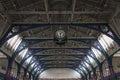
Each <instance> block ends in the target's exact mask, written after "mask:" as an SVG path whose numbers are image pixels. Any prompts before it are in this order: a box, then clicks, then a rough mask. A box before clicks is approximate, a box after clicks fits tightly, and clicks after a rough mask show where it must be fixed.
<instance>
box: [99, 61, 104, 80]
mask: <svg viewBox="0 0 120 80" xmlns="http://www.w3.org/2000/svg"><path fill="white" fill-rule="evenodd" d="M99 71H100V79H102V78H103V77H104V76H103V68H102V63H100V66H99Z"/></svg>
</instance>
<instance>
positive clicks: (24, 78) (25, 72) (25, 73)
mask: <svg viewBox="0 0 120 80" xmlns="http://www.w3.org/2000/svg"><path fill="white" fill-rule="evenodd" d="M26 75H27V70H26V69H24V76H23V80H27V78H26Z"/></svg>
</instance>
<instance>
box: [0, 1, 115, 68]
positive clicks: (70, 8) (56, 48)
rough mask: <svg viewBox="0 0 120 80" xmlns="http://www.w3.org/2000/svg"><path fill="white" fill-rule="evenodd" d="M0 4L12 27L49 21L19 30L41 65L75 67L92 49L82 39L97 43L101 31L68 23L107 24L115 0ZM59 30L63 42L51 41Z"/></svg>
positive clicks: (46, 66) (103, 27) (9, 2)
mask: <svg viewBox="0 0 120 80" xmlns="http://www.w3.org/2000/svg"><path fill="white" fill-rule="evenodd" d="M0 3H1V4H2V6H3V8H4V11H3V13H4V14H6V15H8V16H9V19H10V20H11V24H12V27H15V30H20V29H19V28H21V27H26V25H27V24H28V25H27V27H28V26H32V27H36V25H35V24H41V25H42V24H43V25H44V24H48V25H45V26H44V27H38V28H31V29H28V30H26V31H25V32H22V31H21V32H22V33H19V35H20V36H21V37H22V39H23V41H24V43H25V44H26V45H29V50H30V51H31V52H32V55H34V57H35V58H36V59H37V61H38V62H39V65H41V67H42V68H60V67H61V68H62V67H63V68H65V67H66V68H73V67H74V68H75V67H76V68H77V67H78V66H79V64H80V63H81V62H82V61H83V60H84V59H85V57H86V56H87V55H88V54H89V50H91V46H90V45H87V44H85V43H83V42H84V41H85V40H86V42H87V41H90V42H89V43H90V44H93V43H96V41H97V38H98V36H100V34H101V33H100V32H98V31H95V30H91V29H89V28H84V27H79V26H74V25H71V23H72V24H74V23H83V24H87V23H88V25H89V23H90V25H91V23H98V26H100V25H101V23H107V22H108V21H109V19H110V17H111V15H112V13H113V11H114V9H115V7H116V3H117V0H0ZM57 23H58V24H59V25H58V24H57ZM65 23H68V24H70V25H64V24H65ZM29 24H30V25H29ZM32 24H33V25H32ZM49 24H53V25H49ZM54 24H55V25H54ZM56 24H57V25H56ZM99 24H100V25H99ZM41 25H40V26H41ZM105 25H106V24H105ZM105 25H103V24H102V29H105V28H106V27H105ZM80 26H82V25H80ZM100 28H101V27H100ZM100 28H97V29H100ZM58 29H62V30H65V31H66V33H67V37H68V41H67V42H66V43H65V45H58V44H56V43H54V41H53V37H54V32H55V31H56V30H58ZM102 29H101V30H102ZM23 30H24V29H23ZM18 32H19V31H18ZM81 40H83V42H81ZM36 42H37V43H36Z"/></svg>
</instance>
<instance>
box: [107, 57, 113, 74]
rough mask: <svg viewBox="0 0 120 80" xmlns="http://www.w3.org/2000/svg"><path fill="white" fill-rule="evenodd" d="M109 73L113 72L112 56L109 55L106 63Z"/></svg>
mask: <svg viewBox="0 0 120 80" xmlns="http://www.w3.org/2000/svg"><path fill="white" fill-rule="evenodd" d="M108 68H109V72H110V75H113V74H114V69H113V64H112V57H109V64H108Z"/></svg>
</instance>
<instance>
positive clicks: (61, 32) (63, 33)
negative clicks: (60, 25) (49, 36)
mask: <svg viewBox="0 0 120 80" xmlns="http://www.w3.org/2000/svg"><path fill="white" fill-rule="evenodd" d="M56 37H57V38H60V39H61V38H64V37H65V31H63V30H58V31H56Z"/></svg>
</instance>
